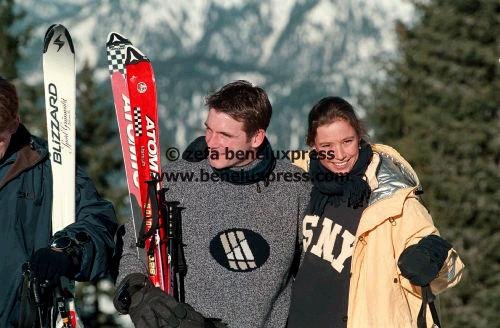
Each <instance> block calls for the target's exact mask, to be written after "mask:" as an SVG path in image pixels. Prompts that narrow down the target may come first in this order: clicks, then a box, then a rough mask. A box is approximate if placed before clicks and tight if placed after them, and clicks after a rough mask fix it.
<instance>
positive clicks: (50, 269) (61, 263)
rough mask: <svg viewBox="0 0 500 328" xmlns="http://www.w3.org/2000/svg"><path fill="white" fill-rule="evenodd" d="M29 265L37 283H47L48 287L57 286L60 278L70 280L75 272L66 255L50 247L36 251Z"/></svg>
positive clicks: (69, 258)
mask: <svg viewBox="0 0 500 328" xmlns="http://www.w3.org/2000/svg"><path fill="white" fill-rule="evenodd" d="M29 263H30V269H31V270H32V272H33V275H34V276H35V277H36V278H37V279H38V280H39V281H48V282H49V285H50V286H55V285H57V284H58V283H59V279H60V278H61V277H62V276H66V277H68V278H72V276H73V275H74V274H75V272H76V270H77V269H76V268H75V267H74V263H73V261H72V259H71V257H70V256H69V255H68V254H66V253H64V252H62V251H58V250H54V249H52V248H51V247H46V248H41V249H39V250H37V251H36V252H35V253H34V254H33V255H32V256H31V259H30V260H29Z"/></svg>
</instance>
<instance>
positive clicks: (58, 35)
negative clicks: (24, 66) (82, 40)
mask: <svg viewBox="0 0 500 328" xmlns="http://www.w3.org/2000/svg"><path fill="white" fill-rule="evenodd" d="M63 35H64V36H63ZM51 44H53V45H56V46H57V51H58V52H59V50H61V48H62V47H64V46H65V45H66V44H67V45H68V46H69V49H70V51H71V52H72V53H73V54H74V53H75V48H74V46H73V39H72V38H71V35H70V34H69V31H68V29H67V28H66V27H64V25H61V24H52V25H51V26H50V27H49V28H48V29H47V32H45V38H44V41H43V53H46V52H47V50H48V49H49V47H50V45H51Z"/></svg>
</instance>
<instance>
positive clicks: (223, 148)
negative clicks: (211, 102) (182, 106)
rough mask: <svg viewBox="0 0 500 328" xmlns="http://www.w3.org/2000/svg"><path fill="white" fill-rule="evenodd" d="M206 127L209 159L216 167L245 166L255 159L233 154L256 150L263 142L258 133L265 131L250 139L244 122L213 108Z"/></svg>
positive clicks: (209, 113)
mask: <svg viewBox="0 0 500 328" xmlns="http://www.w3.org/2000/svg"><path fill="white" fill-rule="evenodd" d="M205 127H206V130H205V140H206V142H207V145H208V147H209V148H210V149H209V156H208V161H209V163H210V165H211V166H212V167H214V168H216V169H223V168H228V167H236V166H243V165H246V164H248V163H250V162H251V161H252V160H253V158H252V157H251V156H239V157H240V158H237V156H231V154H232V155H236V152H237V151H240V152H241V151H243V152H244V154H247V153H248V152H251V151H255V150H256V149H257V148H258V147H259V146H260V145H261V144H262V140H263V138H259V137H257V135H259V133H264V132H263V131H262V132H259V133H257V134H256V136H253V137H251V138H250V139H249V138H248V137H247V134H246V132H245V130H244V124H243V122H239V121H237V120H235V119H233V118H232V117H231V116H229V115H228V114H226V113H222V112H218V111H217V110H215V109H213V108H211V109H210V111H209V112H208V117H207V120H206V122H205ZM264 134H265V133H264ZM261 139H262V140H261ZM216 155H218V156H216Z"/></svg>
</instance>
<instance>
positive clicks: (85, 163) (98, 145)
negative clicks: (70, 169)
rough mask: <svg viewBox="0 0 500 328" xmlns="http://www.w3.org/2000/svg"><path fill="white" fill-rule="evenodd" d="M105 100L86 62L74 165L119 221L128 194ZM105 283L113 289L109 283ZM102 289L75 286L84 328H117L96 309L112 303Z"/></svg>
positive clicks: (79, 80)
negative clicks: (76, 165)
mask: <svg viewBox="0 0 500 328" xmlns="http://www.w3.org/2000/svg"><path fill="white" fill-rule="evenodd" d="M106 99H107V98H106V97H105V95H104V94H103V92H102V88H101V87H100V86H99V84H97V83H96V81H95V79H94V70H93V69H92V68H91V67H90V66H89V64H88V62H86V63H85V64H84V66H83V68H82V70H81V71H80V72H79V74H78V76H77V99H76V107H77V112H76V115H77V117H76V130H77V131H76V136H77V154H76V161H77V163H78V165H80V166H82V167H83V168H84V169H85V171H86V172H87V174H88V175H89V176H90V177H91V178H92V181H93V182H94V184H95V187H96V189H97V190H98V192H99V193H100V194H102V195H103V197H104V198H107V199H109V200H111V201H112V202H113V205H114V206H115V210H116V213H117V215H118V218H119V219H120V213H122V212H123V211H124V209H125V208H124V207H125V206H124V205H125V204H124V201H125V200H126V195H127V193H126V186H125V184H124V183H120V181H122V180H123V179H120V178H121V176H124V173H123V172H120V170H121V171H123V169H122V166H123V165H122V160H121V154H120V143H119V136H118V132H117V127H116V124H115V123H114V122H115V120H116V119H115V117H114V110H113V105H112V104H111V103H110V102H109V101H107V100H106ZM104 283H105V285H110V286H112V284H111V283H110V282H109V281H108V282H107V283H106V282H104ZM101 285H102V281H101V283H99V282H85V283H80V284H78V285H77V287H78V288H77V300H78V301H79V302H81V303H79V304H80V308H81V312H80V317H81V320H82V321H83V323H84V325H85V326H86V327H114V326H116V320H115V319H116V318H115V316H113V315H109V314H105V313H103V312H101V308H100V306H99V300H102V299H103V298H108V300H107V301H108V302H112V296H113V292H114V289H113V288H111V287H109V286H108V288H107V289H106V288H102V287H101Z"/></svg>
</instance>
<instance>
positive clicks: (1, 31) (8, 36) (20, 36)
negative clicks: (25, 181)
mask: <svg viewBox="0 0 500 328" xmlns="http://www.w3.org/2000/svg"><path fill="white" fill-rule="evenodd" d="M25 16H26V13H25V12H22V11H18V10H16V7H15V2H14V0H4V1H1V2H0V75H1V76H3V77H4V78H6V79H7V80H9V81H11V82H12V83H14V85H15V86H16V88H17V90H18V94H19V100H20V102H19V107H20V115H21V119H22V121H23V123H24V124H25V125H26V126H27V127H28V129H29V130H30V131H31V132H32V133H34V134H38V135H41V134H44V133H46V131H45V130H46V129H45V125H44V124H45V123H44V122H45V120H44V119H42V118H43V115H44V113H43V111H40V109H39V107H38V106H39V105H40V104H41V103H43V87H42V85H41V84H38V85H34V86H29V85H27V84H26V83H24V81H23V77H21V76H19V70H18V64H19V62H20V61H21V60H22V55H21V54H22V51H21V49H22V47H23V46H25V45H26V44H27V42H28V41H29V40H30V38H31V30H32V29H31V27H30V26H27V27H25V28H19V27H20V26H21V24H20V23H21V22H22V20H23V18H24V17H25ZM14 27H17V28H14ZM14 30H15V31H16V32H14Z"/></svg>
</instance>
